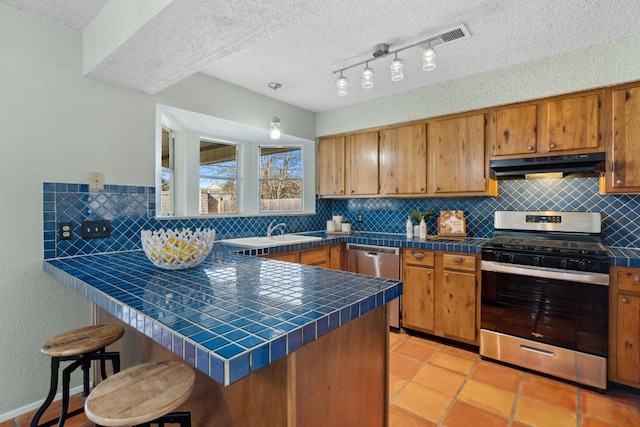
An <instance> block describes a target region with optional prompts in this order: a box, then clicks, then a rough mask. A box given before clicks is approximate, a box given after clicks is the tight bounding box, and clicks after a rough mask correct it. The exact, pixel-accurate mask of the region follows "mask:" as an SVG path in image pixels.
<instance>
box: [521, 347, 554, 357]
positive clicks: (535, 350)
mask: <svg viewBox="0 0 640 427" xmlns="http://www.w3.org/2000/svg"><path fill="white" fill-rule="evenodd" d="M520 348H521V349H523V350H524V351H530V352H531V353H537V354H541V355H543V356H549V357H553V356H555V355H556V354H555V353H554V352H553V351H549V350H543V349H541V348H535V347H531V346H528V345H525V344H520Z"/></svg>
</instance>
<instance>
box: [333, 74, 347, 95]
mask: <svg viewBox="0 0 640 427" xmlns="http://www.w3.org/2000/svg"><path fill="white" fill-rule="evenodd" d="M348 84H349V82H348V81H347V79H346V77H344V76H343V75H342V73H340V77H338V80H336V86H337V88H338V96H345V95H348V94H349V91H347V85H348Z"/></svg>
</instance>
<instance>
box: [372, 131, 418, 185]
mask: <svg viewBox="0 0 640 427" xmlns="http://www.w3.org/2000/svg"><path fill="white" fill-rule="evenodd" d="M426 192H427V136H426V125H425V124H417V125H410V126H402V127H396V128H391V129H384V130H382V131H380V194H383V195H396V194H425V193H426Z"/></svg>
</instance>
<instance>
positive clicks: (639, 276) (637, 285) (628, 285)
mask: <svg viewBox="0 0 640 427" xmlns="http://www.w3.org/2000/svg"><path fill="white" fill-rule="evenodd" d="M617 279H618V290H619V291H631V292H640V270H621V271H618V277H617Z"/></svg>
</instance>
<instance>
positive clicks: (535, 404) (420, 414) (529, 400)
mask: <svg viewBox="0 0 640 427" xmlns="http://www.w3.org/2000/svg"><path fill="white" fill-rule="evenodd" d="M390 349H391V355H390V356H391V362H390V377H389V396H390V405H389V426H390V427H425V426H447V427H458V426H461V427H493V426H496V427H498V426H500V427H508V426H511V427H525V426H551V427H564V426H571V427H582V426H584V427H605V426H607V427H611V426H619V427H623V426H624V427H626V426H634V427H640V395H636V394H628V393H624V392H621V391H619V390H609V391H608V392H607V394H605V395H603V394H600V393H597V392H594V391H590V390H587V389H583V388H580V387H576V386H573V385H569V384H566V383H564V382H560V381H554V380H551V379H549V378H546V377H542V376H539V375H534V374H530V373H524V372H521V371H519V370H516V369H512V368H508V367H505V366H502V365H499V364H496V363H492V362H488V361H483V360H481V359H480V356H478V354H476V353H473V352H471V351H467V350H461V349H459V348H456V347H452V346H449V345H446V344H441V343H439V342H437V341H432V340H429V339H425V338H421V337H416V336H410V335H406V334H399V333H391V334H390ZM82 404H83V399H82V398H81V397H80V396H79V395H76V396H72V400H71V410H73V409H75V408H78V407H80V405H82ZM58 405H59V402H54V404H53V405H52V408H50V410H49V412H48V413H47V414H45V416H44V417H43V418H42V421H46V420H49V419H52V418H54V417H56V416H57V414H58V412H57V411H59V406H58ZM34 412H35V411H34ZM32 416H33V413H29V414H24V415H21V416H20V417H18V418H16V419H15V420H10V421H5V422H3V423H0V427H26V426H28V425H29V423H30V421H31V417H32ZM65 426H66V427H90V426H91V427H92V426H94V424H92V423H90V422H89V421H88V420H87V418H86V416H85V415H84V414H80V415H78V416H76V417H73V418H71V419H70V420H68V421H67V422H66V423H65ZM363 427H366V426H363Z"/></svg>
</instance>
